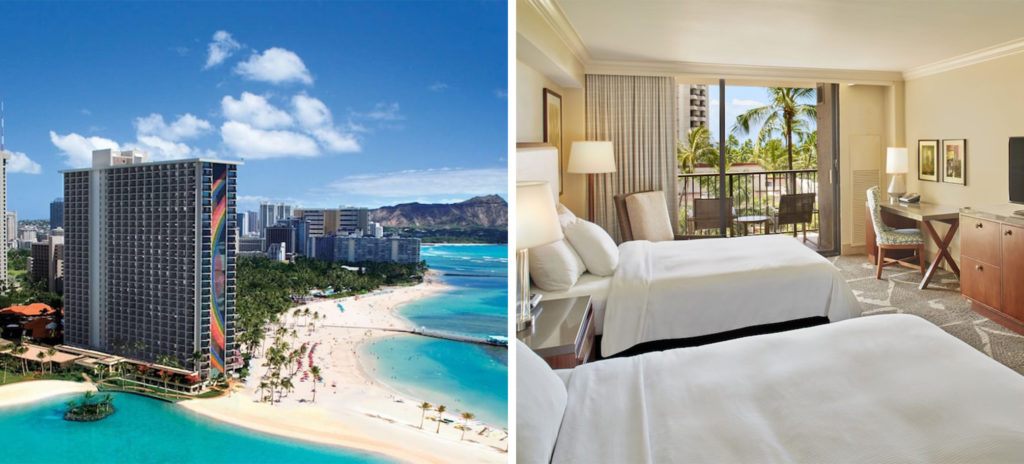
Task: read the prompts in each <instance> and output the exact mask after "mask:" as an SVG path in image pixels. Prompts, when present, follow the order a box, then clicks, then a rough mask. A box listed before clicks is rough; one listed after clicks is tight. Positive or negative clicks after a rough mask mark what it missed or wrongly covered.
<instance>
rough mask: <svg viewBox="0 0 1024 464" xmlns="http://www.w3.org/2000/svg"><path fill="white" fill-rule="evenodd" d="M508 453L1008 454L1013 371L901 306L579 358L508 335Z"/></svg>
mask: <svg viewBox="0 0 1024 464" xmlns="http://www.w3.org/2000/svg"><path fill="white" fill-rule="evenodd" d="M516 362H517V379H516V382H517V426H516V427H517V428H516V433H517V456H518V460H519V462H523V463H533V462H548V461H549V460H550V461H551V462H554V463H563V462H588V463H602V462H608V463H621V462H630V463H656V462H694V463H701V462H715V463H717V462H830V463H844V462H850V463H864V462H871V463H910V462H921V463H933V462H963V463H968V462H971V463H973V462H1020V459H1021V456H1024V402H1022V401H1020V399H1021V398H1024V377H1022V376H1021V375H1019V374H1017V373H1016V372H1014V371H1013V370H1011V369H1009V368H1007V367H1006V366H1003V365H1002V364H999V363H998V362H996V361H994V360H992V359H991V358H989V357H987V356H985V355H984V354H982V353H981V352H979V351H977V350H975V349H974V348H972V347H970V346H969V345H967V344H965V343H963V342H961V341H960V340H958V339H956V338H955V337H953V336H951V335H949V334H947V333H945V332H944V331H942V330H941V329H939V328H938V327H936V326H935V325H933V324H931V323H929V322H927V321H925V320H924V319H921V318H919V317H917V316H911V315H880V316H868V317H861V318H856V319H851V320H847V321H843V322H838V323H835V324H828V325H822V326H817V327H811V328H806V329H799V330H794V331H789V332H783V333H776V334H769V335H761V336H756V337H748V338H742V339H737V340H731V341H727V342H722V343H716V344H711V345H704V346H700V347H694V348H683V349H676V350H670V351H663V352H655V353H647V354H644V355H640V356H633V357H627V358H616V359H610V360H605V361H598V362H594V363H590V364H584V365H582V366H580V367H577V368H576V369H573V370H571V371H563V372H561V376H559V375H556V374H555V373H554V371H552V370H551V369H550V368H548V367H547V365H546V364H544V362H543V361H542V360H541V359H540V358H538V357H537V356H536V355H535V354H533V353H532V352H531V351H530V350H529V348H526V347H525V346H524V345H522V344H521V343H520V344H519V345H518V347H517V361H516Z"/></svg>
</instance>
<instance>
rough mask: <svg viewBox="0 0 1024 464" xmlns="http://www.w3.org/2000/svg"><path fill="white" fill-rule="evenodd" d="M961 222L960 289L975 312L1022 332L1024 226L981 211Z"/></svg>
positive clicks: (1023, 330) (967, 216)
mask: <svg viewBox="0 0 1024 464" xmlns="http://www.w3.org/2000/svg"><path fill="white" fill-rule="evenodd" d="M960 224H961V225H962V227H961V228H960V269H961V271H960V272H961V273H960V289H961V292H962V293H963V295H964V296H965V297H967V298H968V299H970V300H971V309H973V310H974V311H975V312H977V313H979V314H982V315H984V316H986V317H988V318H989V319H992V320H993V321H995V322H998V323H999V324H1001V325H1003V326H1005V327H1007V328H1009V329H1011V330H1013V331H1015V332H1018V333H1022V334H1024V226H1022V225H1020V224H1021V222H1020V221H1019V220H1014V219H1012V218H1005V217H1001V216H998V215H993V214H987V213H983V212H978V213H977V214H962V215H961V218H960Z"/></svg>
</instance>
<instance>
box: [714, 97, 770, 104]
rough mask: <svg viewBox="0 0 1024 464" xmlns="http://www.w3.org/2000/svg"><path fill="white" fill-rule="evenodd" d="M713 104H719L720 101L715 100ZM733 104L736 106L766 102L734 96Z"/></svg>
mask: <svg viewBox="0 0 1024 464" xmlns="http://www.w3.org/2000/svg"><path fill="white" fill-rule="evenodd" d="M713 104H718V102H717V101H715V102H714V103H713ZM732 104H733V105H736V106H764V103H762V102H759V101H757V100H740V99H738V98H733V99H732Z"/></svg>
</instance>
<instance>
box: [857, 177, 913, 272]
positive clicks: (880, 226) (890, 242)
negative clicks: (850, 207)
mask: <svg viewBox="0 0 1024 464" xmlns="http://www.w3.org/2000/svg"><path fill="white" fill-rule="evenodd" d="M881 204H882V195H881V193H880V192H879V190H878V186H874V187H871V188H869V189H868V206H869V207H870V208H871V225H872V226H873V227H874V229H875V242H876V243H877V244H878V270H877V271H876V272H875V278H876V279H881V278H882V268H883V267H885V266H891V265H893V264H898V265H901V266H906V267H909V268H912V269H918V270H920V271H921V275H922V276H923V275H924V268H925V264H924V236H923V235H921V231H920V230H918V229H893V228H892V227H889V226H887V225H885V222H883V221H882V208H881ZM885 250H914V251H915V253H914V256H910V257H907V258H903V259H894V258H886V257H885ZM915 258H916V259H917V265H914V264H910V263H908V262H907V260H913V259H915Z"/></svg>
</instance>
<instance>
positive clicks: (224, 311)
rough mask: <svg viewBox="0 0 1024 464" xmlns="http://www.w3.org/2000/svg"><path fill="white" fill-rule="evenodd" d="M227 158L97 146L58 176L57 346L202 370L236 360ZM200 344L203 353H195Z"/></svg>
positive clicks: (208, 372)
mask: <svg viewBox="0 0 1024 464" xmlns="http://www.w3.org/2000/svg"><path fill="white" fill-rule="evenodd" d="M239 164H241V163H239V162H235V161H222V160H213V159H200V158H196V159H187V160H174V161H162V162H146V155H145V154H144V153H141V152H133V151H122V152H116V151H113V150H109V149H106V150H96V151H93V160H92V167H90V168H84V169H73V170H67V171H63V174H64V202H65V218H64V219H65V228H64V297H65V318H64V326H65V330H64V334H65V344H67V345H70V346H73V347H78V348H85V349H90V350H95V351H101V352H107V353H114V354H119V355H122V356H129V357H131V358H134V359H138V360H142V361H147V362H156V361H157V360H158V359H161V358H162V357H164V356H167V357H170V358H171V359H174V360H176V361H177V362H178V363H179V364H180V365H181V366H183V367H185V368H187V369H191V370H193V371H198V372H199V373H200V374H201V376H202V377H204V378H207V379H208V378H211V377H213V376H215V375H216V374H227V373H228V372H230V371H231V370H233V369H234V368H237V367H238V366H239V365H240V358H239V356H238V352H237V349H236V345H235V341H234V335H235V333H234V319H235V315H234V313H235V265H236V263H235V260H236V257H235V249H236V247H237V245H236V243H235V240H237V224H236V222H235V201H236V198H235V197H236V192H235V188H236V187H235V185H236V184H235V183H236V175H237V170H236V169H237V166H238V165H239ZM195 352H199V353H200V357H201V361H200V362H199V363H198V364H196V363H194V362H193V361H192V354H193V353H195Z"/></svg>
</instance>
